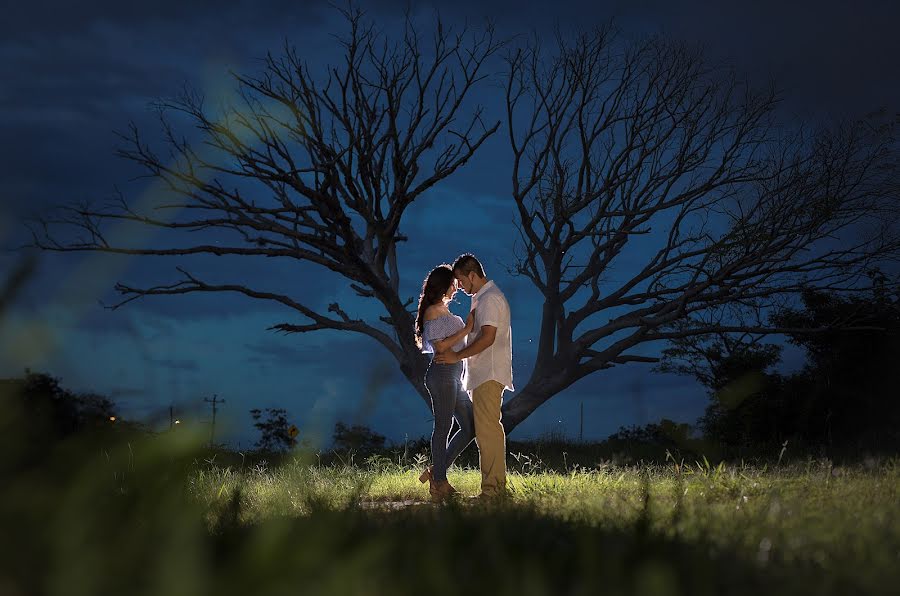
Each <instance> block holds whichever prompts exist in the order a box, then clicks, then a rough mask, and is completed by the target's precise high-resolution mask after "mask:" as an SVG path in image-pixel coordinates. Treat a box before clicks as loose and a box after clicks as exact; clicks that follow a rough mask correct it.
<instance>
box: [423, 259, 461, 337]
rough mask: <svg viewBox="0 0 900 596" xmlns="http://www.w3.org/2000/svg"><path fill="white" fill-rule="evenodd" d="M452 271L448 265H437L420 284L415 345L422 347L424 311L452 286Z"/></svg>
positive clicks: (439, 299)
mask: <svg viewBox="0 0 900 596" xmlns="http://www.w3.org/2000/svg"><path fill="white" fill-rule="evenodd" d="M453 279H454V276H453V269H451V268H450V265H438V266H437V267H435V268H434V269H432V270H431V273H429V274H428V277H426V278H425V281H424V282H423V283H422V293H421V294H419V314H418V315H417V316H416V345H417V346H419V347H420V348H421V347H422V332H423V330H424V329H425V310H426V309H427V308H428V307H429V306H431V305H432V304H437V303H438V302H440V301H441V298H443V297H444V294H446V293H447V290H449V289H450V286H451V285H453Z"/></svg>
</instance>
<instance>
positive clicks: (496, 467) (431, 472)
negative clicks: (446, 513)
mask: <svg viewBox="0 0 900 596" xmlns="http://www.w3.org/2000/svg"><path fill="white" fill-rule="evenodd" d="M458 289H462V291H463V292H465V293H466V294H467V295H469V296H470V297H471V298H472V305H471V308H470V310H469V316H468V318H467V319H466V321H463V320H462V318H460V317H458V316H456V315H454V314H453V313H451V312H450V309H449V308H447V304H448V303H449V302H450V301H451V300H452V299H453V295H454V294H455V293H456V291H457V290H458ZM509 319H510V316H509V303H507V301H506V297H505V296H504V295H503V292H501V291H500V288H498V287H497V285H496V284H495V283H494V282H493V281H491V280H489V279H487V278H486V277H485V274H484V268H483V267H482V266H481V263H480V262H479V261H478V259H476V258H475V257H474V256H473V255H471V254H464V255H462V256H460V257H459V258H458V259H456V262H454V263H453V266H452V267H451V266H449V265H440V266H438V267H435V268H434V269H433V270H432V271H431V273H429V274H428V277H427V278H425V283H424V284H423V285H422V294H421V296H420V297H419V313H418V316H417V317H416V342H417V343H418V345H419V346H420V347H421V348H422V351H423V352H426V353H430V354H432V355H433V357H432V360H431V364H429V366H428V371H427V372H426V373H425V387H426V388H427V389H428V393H429V394H430V395H431V407H432V410H433V412H434V432H433V433H432V435H431V461H432V465H431V467H429V468H428V469H427V470H425V471H424V472H423V473H422V475H421V476H420V477H419V480H420V481H422V482H429V484H430V491H431V498H432V500H433V501H435V502H440V501H443V500H444V499H446V498H447V497H449V496H451V495H453V494H455V493H456V492H457V491H456V489H454V488H453V486H451V485H450V483H449V482H448V481H447V468H448V467H450V465H451V464H452V463H453V461H454V460H456V458H457V456H458V455H459V454H460V453H461V452H462V450H463V449H465V448H466V446H468V444H469V443H471V442H472V439H475V442H476V444H477V445H478V455H479V458H478V459H479V464H480V467H481V494H480V495H479V496H481V497H487V498H492V497H500V496H503V495H504V494H505V493H506V434H505V432H504V430H503V425H502V424H501V423H500V406H501V404H502V403H503V391H504V390H505V389H509V390H510V391H512V390H513V383H512V332H511V330H510V326H509ZM454 418H456V422H457V425H458V427H459V428H458V430H457V431H456V433H454V434H453V436H452V437H451V436H450V430H451V428H452V426H453V419H454Z"/></svg>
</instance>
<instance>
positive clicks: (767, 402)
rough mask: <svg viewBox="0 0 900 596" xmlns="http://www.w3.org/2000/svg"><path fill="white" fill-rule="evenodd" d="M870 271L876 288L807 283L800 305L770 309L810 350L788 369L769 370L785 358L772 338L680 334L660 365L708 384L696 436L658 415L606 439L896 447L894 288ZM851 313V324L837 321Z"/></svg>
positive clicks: (725, 451) (741, 446) (765, 447)
mask: <svg viewBox="0 0 900 596" xmlns="http://www.w3.org/2000/svg"><path fill="white" fill-rule="evenodd" d="M875 277H876V280H875V281H876V283H875V284H874V288H875V289H874V290H871V291H867V292H865V293H862V294H860V295H856V296H854V295H851V296H841V295H838V294H835V293H829V292H822V291H814V290H810V291H807V292H804V293H803V295H802V300H803V307H802V308H800V309H783V310H781V311H779V312H778V313H777V314H775V315H773V318H774V319H775V321H776V324H777V325H779V326H782V327H784V328H788V329H796V332H789V333H787V334H786V337H787V340H788V342H789V343H790V344H793V345H795V346H798V347H801V348H803V350H804V351H805V353H806V364H805V365H804V366H803V367H802V368H801V369H800V370H798V371H796V372H794V373H790V374H783V373H779V372H776V371H775V370H774V368H775V367H776V365H778V364H779V362H781V355H782V347H781V346H778V345H773V344H761V343H753V342H749V343H742V342H740V341H731V338H729V337H727V336H722V337H719V338H715V339H705V340H702V341H700V340H685V341H681V342H676V343H675V344H673V345H672V346H670V347H669V348H667V349H666V350H665V351H664V359H663V362H662V364H661V365H660V366H659V367H658V368H659V370H661V371H664V372H674V373H679V374H687V375H691V376H693V377H695V378H696V379H697V380H698V381H699V382H700V383H702V384H703V385H704V386H705V387H706V388H707V389H708V392H709V397H710V403H709V405H708V406H707V408H706V411H705V413H704V414H703V416H702V417H701V418H700V419H699V420H698V422H697V430H698V431H700V433H701V435H702V436H701V437H697V436H695V435H691V434H690V433H688V432H687V431H686V427H685V425H676V424H674V423H672V422H671V421H662V422H661V423H658V424H650V425H647V426H646V427H640V428H639V427H630V428H622V429H620V430H619V432H618V433H616V434H615V435H613V436H612V437H610V440H613V441H625V442H633V443H650V444H656V445H658V446H661V447H663V446H665V447H672V448H673V449H674V448H678V447H682V448H684V447H687V448H688V449H687V450H688V451H695V452H696V451H704V452H706V453H709V454H714V455H720V456H725V457H729V456H730V457H736V456H743V455H747V454H759V453H773V452H777V451H778V450H779V449H780V448H782V447H786V445H785V444H786V443H787V448H788V449H799V450H800V451H805V452H809V451H820V452H841V453H864V452H881V451H888V452H896V450H897V449H898V448H900V400H898V396H900V391H898V386H900V293H898V292H897V291H890V290H888V289H887V287H886V286H885V285H882V284H879V283H877V282H878V279H877V275H875ZM847 322H852V324H853V326H854V327H855V328H856V330H853V331H850V330H846V329H842V328H841V327H840V325H841V324H843V323H847ZM828 328H831V329H830V330H826V331H822V332H819V333H807V332H806V331H805V330H808V329H828ZM698 439H699V440H698ZM791 446H793V447H791Z"/></svg>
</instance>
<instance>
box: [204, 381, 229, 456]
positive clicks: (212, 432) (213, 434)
mask: <svg viewBox="0 0 900 596" xmlns="http://www.w3.org/2000/svg"><path fill="white" fill-rule="evenodd" d="M203 401H205V402H206V403H209V404H212V428H210V431H209V446H210V447H212V446H213V444H214V443H213V441H214V439H215V437H216V405H218V404H224V403H225V400H224V399H219V396H218V394H216V393H213V397H212V399H209V398H208V397H204V398H203Z"/></svg>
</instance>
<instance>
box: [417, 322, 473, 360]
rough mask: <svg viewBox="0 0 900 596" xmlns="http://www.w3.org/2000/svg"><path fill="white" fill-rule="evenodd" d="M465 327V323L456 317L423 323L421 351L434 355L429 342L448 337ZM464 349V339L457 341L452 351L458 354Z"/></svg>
mask: <svg viewBox="0 0 900 596" xmlns="http://www.w3.org/2000/svg"><path fill="white" fill-rule="evenodd" d="M465 326H466V323H465V321H463V320H462V318H461V317H458V316H456V315H444V316H441V317H438V318H436V319H431V320H430V321H425V324H424V326H423V329H422V351H423V352H425V353H429V354H431V353H434V346H432V345H431V342H433V341H435V340H438V339H444V338H445V337H450V336H451V335H453V334H454V333H456V332H457V331H459V330H460V329H462V328H463V327H465ZM464 347H466V338H465V337H463V338H462V339H461V340H459V341H458V342H457V343H456V345H454V346H453V349H454V350H456V351H457V352H458V351H460V350H462V349H463V348H464Z"/></svg>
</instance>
